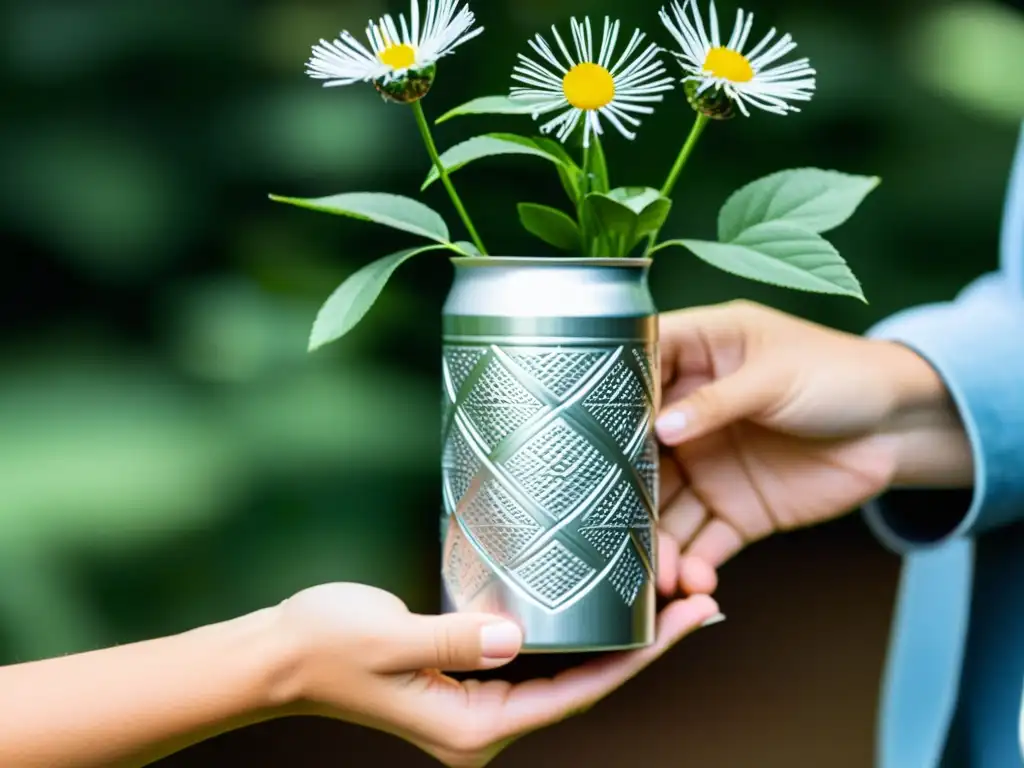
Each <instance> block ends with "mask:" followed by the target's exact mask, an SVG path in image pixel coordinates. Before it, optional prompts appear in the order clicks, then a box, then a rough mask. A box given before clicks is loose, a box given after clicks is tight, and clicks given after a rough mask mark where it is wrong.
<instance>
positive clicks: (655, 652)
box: [502, 595, 719, 735]
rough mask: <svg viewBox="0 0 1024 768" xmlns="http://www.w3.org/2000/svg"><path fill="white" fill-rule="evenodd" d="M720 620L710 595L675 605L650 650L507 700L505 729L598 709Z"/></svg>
mask: <svg viewBox="0 0 1024 768" xmlns="http://www.w3.org/2000/svg"><path fill="white" fill-rule="evenodd" d="M718 615H719V611H718V604H717V603H716V602H715V601H714V600H712V599H711V598H710V597H708V596H706V595H697V596H695V597H690V598H687V599H685V600H678V601H676V602H674V603H672V604H670V605H669V606H668V607H667V608H665V609H664V610H663V611H662V612H661V615H659V616H658V627H657V634H656V639H655V642H654V644H653V645H651V646H650V647H648V648H642V649H640V650H637V651H630V652H628V653H619V654H613V655H609V656H604V657H602V658H598V659H595V660H594V661H591V662H589V663H587V664H584V665H583V666H581V667H577V668H575V669H572V670H569V671H567V672H563V673H562V674H559V675H557V676H555V677H554V678H553V679H548V680H531V681H529V682H526V683H522V684H520V685H517V686H515V687H514V688H513V689H512V690H511V691H510V692H509V693H508V696H507V698H506V699H505V705H504V709H503V713H502V714H503V718H502V720H503V724H504V727H505V728H507V730H508V733H509V734H510V735H511V734H514V733H522V732H525V731H531V730H534V729H537V728H542V727H544V726H546V725H550V724H551V723H553V722H556V721H558V720H561V719H564V718H565V717H567V716H569V715H570V714H573V713H575V712H579V711H580V710H584V709H587V708H589V707H591V706H593V705H594V704H595V703H596V702H597V701H599V700H600V699H602V698H604V697H605V696H607V695H608V694H609V693H611V692H612V691H614V690H615V689H617V688H619V687H620V686H621V685H622V684H623V683H625V682H627V681H628V680H629V679H630V678H632V677H634V676H635V675H636V674H637V673H638V672H640V671H641V670H643V669H644V668H645V667H647V666H648V665H649V664H651V662H653V661H655V660H656V659H657V658H659V657H660V656H661V655H662V654H664V653H665V652H666V651H667V650H668V649H669V648H671V647H672V646H673V645H675V644H676V643H677V642H678V641H679V640H681V639H682V638H683V637H685V636H686V635H688V634H690V633H691V632H693V631H695V630H696V629H698V628H700V626H701V625H702V624H704V623H705V622H708V621H710V620H713V619H714V618H715V617H716V616H718Z"/></svg>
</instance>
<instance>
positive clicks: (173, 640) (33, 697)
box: [0, 609, 292, 768]
mask: <svg viewBox="0 0 1024 768" xmlns="http://www.w3.org/2000/svg"><path fill="white" fill-rule="evenodd" d="M274 623H275V612H274V609H270V610H267V611H261V612H258V613H254V614H251V615H249V616H245V617H242V618H240V619H236V620H233V621H229V622H225V623H222V624H216V625H212V626H209V627H203V628H202V629H197V630H193V631H191V632H186V633H184V634H181V635H176V636H174V637H168V638H164V639H160V640H153V641H148V642H143V643H137V644H134V645H127V646H121V647H117V648H111V649H107V650H102V651H95V652H92V653H85V654H80V655H76V656H67V657H64V658H59V659H50V660H47V661H39V662H33V663H29V664H21V665H17V666H10V667H5V668H0V765H3V766H5V768H37V766H38V768H55V767H57V766H59V767H60V768H93V767H94V766H95V767H96V768H99V767H100V766H102V767H103V768H111V767H112V766H119V767H120V766H140V765H145V764H147V763H149V762H152V761H154V760H156V759H158V758H160V757H162V756H164V755H166V754H170V753H171V752H175V751H177V750H179V749H182V748H183V747H185V746H188V745H190V744H193V743H195V742H198V741H201V740H203V739H206V738H209V737H211V736H214V735H216V734H218V733H222V732H224V731H228V730H232V729H234V728H238V727H241V726H244V725H248V724H250V723H254V722H258V721H260V720H265V719H269V718H272V717H275V716H277V715H279V714H282V713H283V711H284V709H283V708H284V706H285V705H286V704H287V703H288V702H289V701H290V698H291V695H292V692H291V691H290V690H289V686H290V680H291V678H292V674H291V673H292V669H291V662H290V658H289V650H288V649H287V648H285V647H283V643H282V640H281V639H280V635H279V634H278V633H277V632H276V631H275V627H274Z"/></svg>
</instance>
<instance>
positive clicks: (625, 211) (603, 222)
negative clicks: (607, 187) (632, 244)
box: [583, 192, 637, 237]
mask: <svg viewBox="0 0 1024 768" xmlns="http://www.w3.org/2000/svg"><path fill="white" fill-rule="evenodd" d="M583 218H584V220H585V221H586V224H587V229H589V230H592V232H593V234H594V235H597V236H601V237H611V236H621V235H626V234H628V233H630V232H632V230H633V227H634V226H635V225H636V220H637V215H636V213H635V212H634V211H633V210H632V209H630V208H629V207H628V206H626V205H624V204H622V203H620V202H619V201H618V200H615V199H613V198H611V197H609V196H608V195H604V194H601V193H600V192H594V193H592V194H589V195H587V196H586V198H584V200H583Z"/></svg>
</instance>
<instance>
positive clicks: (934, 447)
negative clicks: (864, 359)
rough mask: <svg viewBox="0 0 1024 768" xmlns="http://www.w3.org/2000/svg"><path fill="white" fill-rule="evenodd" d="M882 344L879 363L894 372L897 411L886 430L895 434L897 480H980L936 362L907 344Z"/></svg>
mask: <svg viewBox="0 0 1024 768" xmlns="http://www.w3.org/2000/svg"><path fill="white" fill-rule="evenodd" d="M874 343H876V344H878V345H879V347H878V350H879V353H880V357H881V359H880V360H878V361H877V364H878V365H880V366H881V367H882V369H883V370H885V371H886V372H887V373H888V378H889V381H890V382H891V386H892V411H891V413H890V417H889V419H888V420H887V422H886V424H885V425H884V427H883V430H882V431H883V432H884V433H887V434H888V435H889V436H890V437H892V439H893V444H894V459H895V475H894V477H893V481H892V485H893V486H895V487H904V488H914V487H932V488H965V487H969V486H971V485H972V484H973V481H974V461H973V455H972V451H971V445H970V441H969V440H968V437H967V434H966V432H965V430H964V426H963V422H962V421H961V419H960V414H959V412H958V410H957V408H956V405H955V403H954V402H953V400H952V398H951V397H950V394H949V391H948V390H947V388H946V385H945V382H943V380H942V377H941V376H940V375H939V373H938V371H936V370H935V368H933V367H932V365H931V364H930V363H929V362H928V361H927V360H925V359H924V358H923V357H921V356H920V355H919V354H917V353H916V352H914V351H913V350H912V349H910V348H909V347H906V346H904V345H902V344H898V343H895V342H888V341H879V342H874Z"/></svg>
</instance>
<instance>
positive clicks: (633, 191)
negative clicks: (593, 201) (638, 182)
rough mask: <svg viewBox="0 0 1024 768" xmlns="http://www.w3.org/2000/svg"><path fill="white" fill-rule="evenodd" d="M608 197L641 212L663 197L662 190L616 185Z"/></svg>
mask: <svg viewBox="0 0 1024 768" xmlns="http://www.w3.org/2000/svg"><path fill="white" fill-rule="evenodd" d="M608 197H610V198H611V199H612V200H615V201H616V202H619V203H622V204H623V205H624V206H626V207H627V208H629V209H630V210H631V211H633V212H634V213H637V214H639V213H643V211H644V209H646V208H647V206H649V205H650V204H651V203H653V202H654V201H655V200H659V199H661V192H659V191H658V190H656V189H651V188H650V187H616V188H615V189H613V190H610V191H609V192H608Z"/></svg>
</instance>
